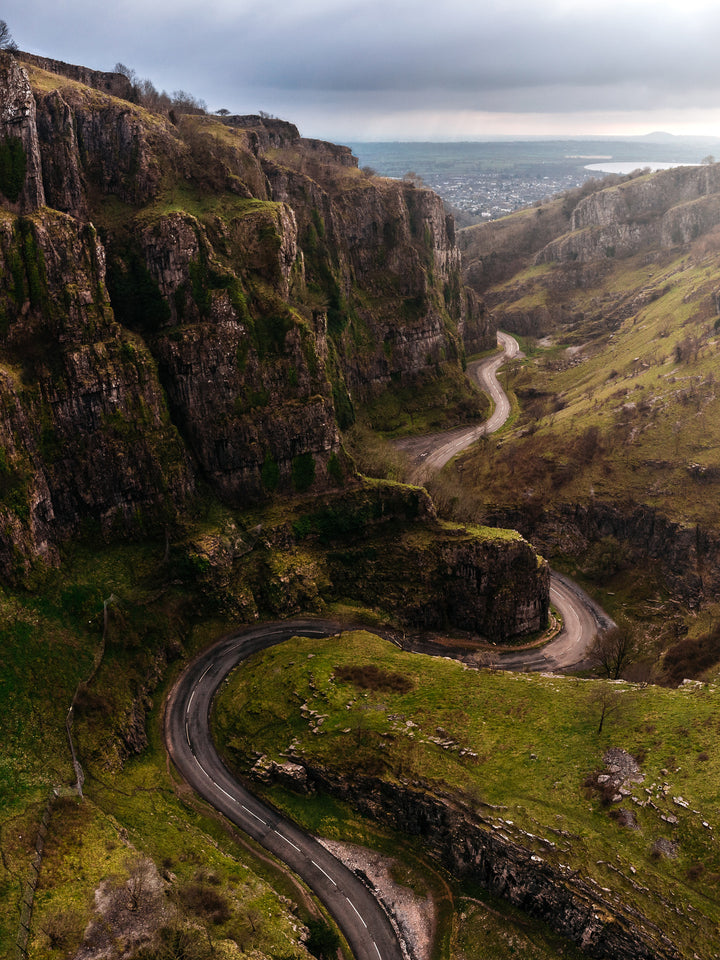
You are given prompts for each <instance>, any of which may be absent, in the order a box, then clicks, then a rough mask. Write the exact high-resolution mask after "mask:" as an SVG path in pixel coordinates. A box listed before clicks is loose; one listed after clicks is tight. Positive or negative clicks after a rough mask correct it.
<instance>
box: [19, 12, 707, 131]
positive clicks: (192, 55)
mask: <svg viewBox="0 0 720 960" xmlns="http://www.w3.org/2000/svg"><path fill="white" fill-rule="evenodd" d="M2 16H3V18H4V19H6V20H7V21H8V24H9V26H10V29H11V31H12V32H13V34H14V35H15V38H16V40H17V41H18V43H19V44H20V46H21V47H22V48H25V49H29V50H35V51H37V52H41V53H44V54H46V55H51V56H52V55H54V56H57V57H58V58H61V59H66V60H72V61H75V62H83V63H86V64H87V65H90V66H95V67H99V68H103V69H109V68H112V66H113V65H114V63H115V62H116V61H118V60H121V61H123V62H124V63H127V64H128V65H130V66H132V67H133V68H134V69H136V70H137V71H138V73H139V74H140V75H141V76H143V77H145V76H147V77H150V78H151V79H152V80H153V81H154V82H155V83H156V85H157V86H158V87H161V88H162V87H164V88H166V89H168V90H170V91H171V90H174V89H179V88H183V89H186V90H189V91H191V92H193V93H194V94H195V95H196V96H199V97H203V98H205V99H206V100H207V101H208V102H209V104H210V105H211V106H220V105H222V106H229V107H230V108H232V109H238V110H245V109H250V108H254V107H257V106H261V105H262V103H261V99H263V100H264V101H265V102H266V104H267V106H268V107H270V108H272V106H273V104H278V105H280V106H284V105H286V104H294V103H298V102H301V103H303V104H304V105H305V106H306V107H309V106H312V105H313V104H315V103H317V104H318V105H319V106H320V105H323V104H324V109H327V110H330V109H334V110H336V111H342V110H343V109H345V110H347V109H350V108H352V109H358V108H359V107H363V108H365V109H367V110H372V109H375V110H377V111H378V112H382V111H384V110H390V109H392V110H428V109H432V110H435V111H438V110H439V111H442V110H453V111H458V110H475V111H490V112H493V111H495V112H497V111H500V112H506V113H507V112H510V113H512V112H520V113H533V112H538V111H541V112H545V113H547V112H552V113H562V112H570V111H581V110H595V111H597V110H608V111H610V110H626V111H627V110H633V109H636V110H647V109H654V108H657V107H672V106H683V105H687V104H689V103H692V105H693V106H694V107H702V106H706V105H707V106H715V104H716V103H718V102H720V97H719V94H720V90H719V89H718V88H719V87H720V69H719V68H718V65H717V62H718V61H717V55H716V51H715V49H714V47H715V37H716V36H717V34H718V28H719V27H720V8H719V9H714V7H713V6H711V5H707V4H705V3H693V2H692V0H688V2H686V3H684V4H683V5H682V6H680V5H678V4H676V3H671V4H667V3H665V4H659V3H649V2H646V0H635V2H628V3H625V4H620V3H615V2H614V0H609V2H607V3H605V4H598V3H592V4H590V3H583V2H577V0H575V2H572V0H568V2H560V0H556V2H553V0H547V2H546V3H543V4H538V3H536V2H533V3H527V2H523V0H514V2H513V0H511V2H509V3H504V4H502V5H497V8H496V9H488V8H487V7H486V6H485V5H484V4H478V3H477V0H473V2H465V0H450V2H449V3H448V2H446V3H444V4H443V5H442V6H440V5H439V4H429V3H426V2H415V3H409V2H405V0H366V2H364V3H357V2H353V3H351V2H348V0H288V2H285V3H280V2H278V0H270V2H267V0H265V2H262V3H261V2H257V3H256V2H247V0H245V2H240V3H237V2H229V0H209V2H207V3H205V4H202V5H200V4H198V3H197V2H195V3H189V2H183V0H180V2H175V3H172V4H170V3H167V2H165V0H156V2H153V3H152V4H151V3H147V2H146V3H140V2H136V0H133V2H127V0H126V2H122V0H120V2H117V3H114V4H106V5H104V6H100V5H98V4H96V3H95V2H94V0H93V2H89V0H81V2H77V3H73V4H69V3H65V4H61V3H58V2H54V3H50V2H47V0H42V2H40V0H10V2H9V3H8V2H6V3H5V4H4V6H3V13H2Z"/></svg>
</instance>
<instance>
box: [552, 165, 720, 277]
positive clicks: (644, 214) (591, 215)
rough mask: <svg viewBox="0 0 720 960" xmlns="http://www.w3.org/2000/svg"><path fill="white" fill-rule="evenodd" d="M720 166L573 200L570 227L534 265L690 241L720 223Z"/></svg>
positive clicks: (633, 182)
mask: <svg viewBox="0 0 720 960" xmlns="http://www.w3.org/2000/svg"><path fill="white" fill-rule="evenodd" d="M719 191H720V165H718V164H712V165H709V166H700V167H689V168H685V167H679V168H675V169H673V170H666V171H662V172H660V173H656V174H653V175H648V176H643V177H637V178H635V179H632V180H630V181H629V182H626V183H622V184H620V185H617V186H613V187H610V188H608V189H605V190H599V191H597V192H596V193H593V194H592V195H591V196H589V197H586V198H585V199H583V200H581V201H580V203H578V204H577V206H576V207H575V209H574V210H573V213H572V218H571V221H570V230H569V232H568V233H567V234H565V235H564V236H561V237H559V238H558V239H556V240H553V241H552V242H550V243H549V244H547V246H546V247H544V248H543V249H542V250H541V251H540V252H539V253H538V254H537V258H536V260H537V262H538V263H547V262H551V261H555V260H559V261H561V262H564V261H568V260H578V261H580V262H583V263H587V262H589V261H591V260H597V259H601V258H602V257H626V256H631V255H632V254H635V253H638V252H640V251H641V250H643V249H648V248H650V247H656V248H670V247H673V246H679V245H681V244H684V243H688V242H690V241H691V240H694V239H696V238H697V237H698V236H700V235H701V234H704V233H707V232H708V231H709V230H710V229H712V228H713V227H715V226H716V225H717V224H718V223H719V222H720V196H719V195H718V194H719Z"/></svg>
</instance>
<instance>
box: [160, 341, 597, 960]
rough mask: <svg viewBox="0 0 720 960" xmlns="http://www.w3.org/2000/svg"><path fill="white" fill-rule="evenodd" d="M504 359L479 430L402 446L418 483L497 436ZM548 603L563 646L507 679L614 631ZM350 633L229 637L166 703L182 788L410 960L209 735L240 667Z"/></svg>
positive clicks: (283, 627) (315, 847)
mask: <svg viewBox="0 0 720 960" xmlns="http://www.w3.org/2000/svg"><path fill="white" fill-rule="evenodd" d="M498 339H499V341H500V342H501V344H502V345H503V348H504V353H502V354H499V355H498V356H493V357H490V358H486V359H484V360H481V361H476V362H475V363H473V364H471V365H470V366H469V368H468V375H469V376H471V377H473V378H474V379H475V380H476V382H477V383H478V385H479V386H480V388H481V389H485V390H487V392H488V393H490V395H491V397H492V398H493V401H494V403H495V410H494V412H493V415H492V417H490V419H489V420H488V421H487V422H485V423H483V424H481V425H479V426H475V427H471V428H463V429H461V430H458V431H450V432H449V433H443V434H434V435H432V436H429V437H421V438H415V439H413V440H411V441H403V445H404V448H405V449H406V450H407V452H408V453H409V454H410V456H411V457H413V458H414V459H415V461H416V463H417V464H418V468H417V469H418V473H419V477H418V478H419V479H421V478H422V477H425V478H426V477H427V476H429V475H430V474H431V473H433V472H434V471H436V470H439V469H440V468H441V467H442V466H444V465H445V464H446V463H447V462H448V461H449V460H450V459H452V457H454V456H455V455H456V454H457V453H459V452H460V451H461V450H462V449H464V448H465V447H467V446H469V445H470V444H471V443H473V442H474V441H475V440H477V439H478V437H480V436H482V435H483V434H486V433H493V432H494V431H495V430H498V429H499V428H500V427H501V426H502V425H503V424H504V423H505V422H506V420H507V418H508V416H509V413H510V403H509V400H508V398H507V397H506V395H505V393H504V391H503V390H502V387H501V386H500V384H499V382H498V380H497V376H496V374H497V370H498V368H499V367H500V366H501V364H502V363H503V362H504V361H505V359H506V357H507V356H517V355H518V353H519V347H518V344H517V341H516V340H514V339H513V338H512V337H510V336H508V335H507V334H502V333H499V334H498ZM550 598H551V601H552V603H553V605H554V606H555V607H556V609H557V610H558V611H559V613H560V614H561V617H562V620H563V627H562V630H561V631H560V633H559V634H558V636H557V637H555V638H554V639H553V640H552V641H551V642H549V643H548V644H546V645H545V646H544V647H542V648H539V649H524V650H514V651H507V652H505V651H498V652H497V655H496V658H495V664H496V665H497V666H499V667H501V668H502V669H507V670H523V671H526V670H548V671H554V670H561V669H566V668H568V667H570V666H573V665H575V664H577V663H579V662H581V661H582V660H583V658H584V657H585V655H586V653H587V650H588V647H589V646H590V644H591V642H592V640H593V639H594V637H595V636H596V634H597V632H598V630H599V629H606V628H608V627H610V626H612V625H613V623H612V621H611V620H610V618H609V617H608V616H607V615H606V614H605V613H604V611H603V610H602V609H601V608H600V607H599V606H598V605H597V604H595V603H594V602H593V601H592V600H591V599H590V597H588V596H587V594H585V593H584V592H583V591H582V590H581V589H580V587H578V586H577V584H575V583H573V581H572V580H570V579H569V578H567V577H564V576H563V575H562V574H559V573H556V572H552V573H551V585H550ZM342 629H343V626H342V625H341V624H339V623H336V622H334V621H329V620H292V621H284V622H282V623H267V624H262V625H261V626H257V627H252V628H249V629H247V630H243V631H241V632H238V633H235V634H232V635H230V636H227V637H223V638H222V639H221V640H219V641H218V642H217V643H215V644H214V645H213V646H212V647H210V648H209V649H208V650H206V651H204V653H202V654H201V655H200V656H199V657H197V658H196V659H195V660H194V661H193V662H192V663H191V664H189V666H188V667H187V668H186V669H185V671H184V672H183V674H182V675H181V676H180V678H179V679H178V681H177V682H176V684H175V686H174V687H173V689H172V691H171V692H170V695H169V697H168V701H167V705H166V712H165V741H166V744H167V748H168V752H169V754H170V756H171V757H172V759H173V761H174V763H175V765H176V767H177V768H178V770H179V771H180V773H181V774H182V776H183V777H184V779H185V780H186V781H187V782H188V783H189V784H190V786H192V787H193V789H194V790H195V791H196V792H197V793H198V794H200V796H202V797H203V798H204V799H205V800H207V801H208V803H210V804H211V805H212V806H213V807H214V808H215V809H216V810H218V811H219V812H220V813H222V814H223V815H224V816H226V817H227V818H228V819H229V820H230V821H232V822H233V823H235V824H236V825H237V826H239V827H240V828H241V829H242V830H244V831H245V832H246V833H247V834H249V835H250V836H251V837H253V838H254V839H255V840H257V841H258V843H260V844H261V845H262V846H263V847H264V848H265V849H266V850H268V851H270V852H271V853H272V854H274V855H275V856H276V857H278V859H280V860H282V861H283V862H284V863H286V864H287V865H288V866H289V867H291V868H292V869H293V870H294V871H295V872H296V873H297V874H298V876H300V877H301V878H302V879H303V880H304V881H305V883H306V884H307V886H308V887H309V888H310V889H311V890H312V891H313V892H314V893H315V894H316V895H317V896H318V897H319V899H320V900H321V901H322V903H323V904H324V905H325V906H326V907H327V909H328V910H329V912H330V913H331V914H332V916H333V917H334V918H335V921H336V922H337V924H338V926H339V927H340V929H341V930H342V932H343V934H344V936H345V938H346V939H347V941H348V944H349V945H350V948H351V950H352V952H353V955H354V956H355V958H356V960H403V958H404V956H405V954H404V952H403V947H402V945H401V941H400V938H399V934H398V933H396V931H395V929H394V927H393V925H392V923H391V921H390V919H389V918H388V916H387V915H386V914H385V912H384V911H383V909H382V907H381V906H380V904H379V902H378V901H377V900H376V899H375V897H374V896H373V894H372V893H371V892H370V890H369V889H368V888H367V887H366V886H365V885H364V884H363V883H362V882H361V880H360V879H359V878H358V877H357V876H356V875H355V874H354V873H353V872H352V871H350V870H348V869H347V868H346V867H345V866H344V865H343V864H342V863H340V862H339V861H338V860H336V859H335V857H333V856H332V855H331V854H330V853H329V852H328V851H327V850H326V849H325V848H324V847H323V846H322V845H321V844H320V843H319V842H318V841H317V840H315V839H314V838H312V837H310V836H309V835H307V834H305V833H304V832H303V831H302V830H300V829H299V828H298V827H297V826H296V825H295V824H294V823H292V822H291V821H289V820H286V819H284V818H283V817H281V816H280V815H279V814H278V813H277V811H274V810H272V809H271V808H270V807H268V806H266V805H265V804H264V803H262V802H261V801H260V800H258V799H257V798H256V797H255V796H254V795H253V794H252V793H250V792H249V791H248V790H246V789H245V788H244V787H243V786H242V785H241V784H240V783H238V781H237V780H236V779H235V778H234V777H233V775H232V774H231V773H230V772H229V771H228V769H227V768H226V767H225V765H224V764H223V762H222V760H221V759H220V757H219V755H218V753H217V750H216V748H215V744H214V743H213V739H212V735H211V731H210V710H211V707H212V701H213V698H214V696H215V694H216V693H217V691H218V689H219V688H220V685H221V684H222V683H223V681H224V680H225V679H226V677H227V676H228V674H229V673H230V671H231V670H233V669H234V667H236V666H237V665H238V663H240V662H241V661H242V660H244V659H246V658H247V657H249V656H251V655H252V654H253V653H256V652H258V651H259V650H261V649H264V648H266V647H269V646H273V645H274V644H277V643H282V642H283V641H285V640H288V639H289V638H290V637H293V636H297V635H302V636H310V637H313V636H316V637H322V636H329V635H333V634H335V633H338V632H339V631H340V630H342Z"/></svg>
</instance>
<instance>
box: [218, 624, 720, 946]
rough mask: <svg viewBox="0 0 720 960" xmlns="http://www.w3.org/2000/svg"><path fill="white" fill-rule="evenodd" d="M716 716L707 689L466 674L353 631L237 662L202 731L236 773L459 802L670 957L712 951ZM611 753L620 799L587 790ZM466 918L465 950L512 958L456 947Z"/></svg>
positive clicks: (324, 826)
mask: <svg viewBox="0 0 720 960" xmlns="http://www.w3.org/2000/svg"><path fill="white" fill-rule="evenodd" d="M606 696H607V698H608V699H606ZM603 707H604V708H605V718H604V722H603V724H602V730H601V731H599V729H598V728H599V726H600V715H601V713H602V711H603ZM717 710H718V692H717V690H716V687H715V685H714V684H713V685H710V686H703V685H697V686H689V687H685V688H683V689H680V690H666V689H661V688H658V687H652V686H649V687H639V686H634V685H632V684H626V683H617V684H612V685H609V684H606V683H603V682H602V681H578V680H575V679H563V678H559V677H545V676H536V675H533V676H527V675H525V676H522V675H509V674H503V673H493V672H487V671H480V672H477V671H471V670H466V669H464V668H463V667H462V666H461V665H459V664H456V663H452V662H448V661H445V660H437V659H430V658H426V657H422V656H418V655H413V654H407V653H402V652H399V651H398V650H396V649H395V648H393V647H392V646H391V645H390V644H388V643H386V642H385V641H382V640H380V639H378V638H377V637H374V636H372V635H370V634H367V633H353V634H344V635H342V636H340V637H335V638H329V639H327V640H324V641H319V642H318V641H316V640H312V641H311V640H307V639H298V640H294V641H292V642H290V643H288V644H284V645H282V646H281V647H277V648H273V649H272V650H269V651H267V652H265V653H264V654H262V655H260V656H259V657H257V658H255V659H253V660H252V661H250V662H248V663H247V664H245V665H243V666H241V667H240V668H239V669H238V670H237V672H236V673H235V675H234V676H233V678H232V680H231V682H230V684H229V686H228V687H227V688H225V689H224V690H223V693H222V695H221V697H220V699H219V701H218V703H217V706H216V712H215V718H214V723H215V730H216V735H217V739H218V742H219V743H220V744H221V745H222V747H223V749H224V751H225V752H226V754H227V756H228V758H229V760H230V762H231V763H232V765H233V766H235V767H236V768H237V769H239V770H241V771H243V772H248V771H249V770H251V769H252V768H253V767H255V770H256V771H257V770H259V769H260V768H267V766H268V764H269V761H271V760H274V761H276V762H278V763H282V762H284V761H285V759H286V758H287V757H288V755H290V756H292V757H293V758H294V759H299V761H300V762H302V763H306V764H308V765H309V766H310V767H313V766H318V767H321V768H326V769H327V768H329V769H331V770H333V771H336V772H339V773H341V774H345V775H347V776H349V777H350V778H351V779H352V777H353V775H354V774H355V773H360V772H361V773H362V774H364V775H368V774H370V775H373V774H375V775H377V776H380V777H382V778H383V779H386V780H389V781H391V782H396V783H400V784H403V783H405V784H413V783H415V782H420V783H422V784H423V785H424V789H426V790H427V791H429V792H431V793H432V792H437V793H439V794H441V795H447V792H448V791H450V793H452V794H457V795H458V796H460V797H462V798H463V799H464V800H465V801H466V802H468V803H470V804H471V805H472V806H473V807H474V808H475V809H476V810H477V811H478V815H479V816H481V817H483V818H485V819H488V820H489V821H490V825H491V827H492V828H493V829H495V830H498V829H499V830H501V831H502V832H503V833H504V834H505V835H506V836H507V837H508V838H509V839H511V840H512V841H515V842H518V843H520V844H522V845H523V846H525V847H526V848H528V849H530V850H531V851H532V852H533V853H534V854H535V855H538V856H540V857H542V858H543V859H545V860H547V861H548V862H550V863H554V864H557V863H562V864H566V865H569V867H570V868H571V869H572V870H577V871H579V872H580V875H581V876H582V877H584V878H587V879H589V880H590V881H591V882H593V883H597V884H598V886H599V887H601V888H603V889H605V888H608V891H609V890H610V889H611V890H612V895H613V896H614V897H617V898H619V900H620V901H622V902H624V903H629V904H631V905H632V907H633V908H635V909H637V910H638V911H640V913H641V914H644V915H645V916H647V917H648V918H649V919H650V920H651V921H654V922H655V923H657V924H659V925H660V926H661V927H662V928H663V929H664V930H665V932H666V933H667V934H668V936H670V937H671V939H673V940H674V941H675V942H676V943H678V944H679V945H680V947H681V950H682V952H683V955H687V956H692V955H693V951H694V952H695V953H696V954H697V955H701V956H711V955H712V953H713V951H714V949H715V947H716V946H717V940H716V930H717V923H718V919H719V918H720V899H719V898H718V895H717V883H718V877H719V876H720V847H719V846H718V843H717V840H716V838H715V830H716V829H717V824H716V823H715V819H716V814H717V810H716V800H717V791H716V783H717V776H718V773H719V772H720V770H716V769H715V765H716V763H717V762H718V761H717V759H716V757H715V751H714V750H713V744H714V742H715V741H716V738H717V733H718V726H717ZM612 749H616V750H622V751H626V752H627V754H629V755H632V757H633V758H635V760H636V761H637V764H638V768H639V769H638V772H637V776H636V778H635V780H629V781H627V782H626V783H625V788H626V789H627V795H626V796H624V798H623V799H622V801H621V802H611V800H610V798H609V797H608V795H607V793H606V792H605V791H604V788H603V785H602V784H603V781H602V780H600V782H598V779H597V776H598V774H600V775H601V776H602V772H603V771H605V770H606V766H607V764H606V761H607V758H608V751H610V750H612ZM259 755H262V758H261V760H260V761H258V760H257V758H258V756H259ZM272 796H273V798H274V799H275V800H276V802H287V803H288V804H289V805H290V807H291V809H292V812H293V813H294V815H296V816H298V817H299V818H300V819H301V820H305V822H307V823H308V824H309V825H311V826H312V829H315V830H320V831H321V832H325V831H328V832H330V833H337V832H342V830H343V828H344V827H345V824H344V822H343V821H344V818H345V817H347V814H346V813H343V812H342V811H341V809H340V808H339V807H337V805H336V804H334V803H332V802H330V803H329V802H328V801H327V800H326V798H324V797H322V796H317V797H313V796H311V797H304V798H303V799H302V802H294V801H292V800H290V799H288V800H284V799H283V795H282V794H281V793H278V792H277V790H276V791H274V792H272ZM337 817H339V818H340V824H338V822H337V820H336V818H337ZM349 829H350V830H351V832H352V830H355V829H357V827H353V826H352V823H351V824H350V827H349ZM546 840H550V841H551V843H550V844H549V845H548V844H547V843H546V842H545V841H546ZM676 906H677V907H678V910H677V912H676V911H675V907H676ZM465 923H466V918H463V917H458V916H455V918H454V924H455V926H454V935H455V936H457V937H459V938H460V940H462V941H464V943H465V944H466V946H465V948H464V954H463V955H464V956H466V957H468V958H472V957H478V958H479V957H487V956H493V957H495V956H497V957H505V956H511V955H512V953H511V951H509V950H507V952H502V951H500V950H499V952H497V953H492V954H488V953H484V952H483V945H482V941H479V942H476V943H475V945H474V948H473V947H471V946H470V943H469V938H468V937H467V930H466V929H465V926H464V925H465ZM506 949H507V948H506ZM549 955H552V954H549Z"/></svg>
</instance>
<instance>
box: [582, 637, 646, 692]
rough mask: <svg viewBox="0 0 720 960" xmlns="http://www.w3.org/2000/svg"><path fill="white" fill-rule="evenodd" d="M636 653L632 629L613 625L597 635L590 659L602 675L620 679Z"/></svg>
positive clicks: (609, 678) (611, 678) (610, 678)
mask: <svg viewBox="0 0 720 960" xmlns="http://www.w3.org/2000/svg"><path fill="white" fill-rule="evenodd" d="M636 655H637V645H636V643H635V640H634V638H633V636H632V634H631V633H630V631H629V630H621V629H620V627H612V628H611V629H610V630H604V631H603V632H602V633H599V634H598V635H597V637H596V638H595V641H594V643H593V645H592V647H591V648H590V654H589V660H590V662H591V663H592V665H593V667H594V668H595V669H596V670H597V672H598V673H599V674H600V675H601V676H603V677H607V678H608V680H619V679H620V677H621V676H622V674H623V671H624V670H625V668H626V667H627V666H629V664H630V663H631V662H632V661H633V660H634V659H635V656H636Z"/></svg>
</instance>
